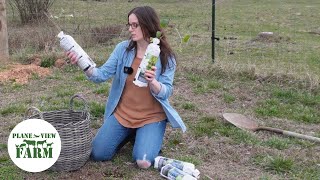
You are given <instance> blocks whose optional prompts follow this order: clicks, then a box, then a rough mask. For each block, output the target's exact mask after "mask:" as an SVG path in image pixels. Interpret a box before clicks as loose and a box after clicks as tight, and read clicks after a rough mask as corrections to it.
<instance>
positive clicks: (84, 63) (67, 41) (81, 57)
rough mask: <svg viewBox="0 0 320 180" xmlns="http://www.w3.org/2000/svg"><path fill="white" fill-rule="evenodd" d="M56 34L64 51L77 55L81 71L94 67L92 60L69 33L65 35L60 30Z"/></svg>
mask: <svg viewBox="0 0 320 180" xmlns="http://www.w3.org/2000/svg"><path fill="white" fill-rule="evenodd" d="M57 36H58V38H59V39H60V46H61V47H62V48H63V49H64V50H65V51H72V52H74V53H75V54H76V55H77V59H78V62H77V64H78V66H79V67H80V68H81V69H82V70H83V71H87V70H88V69H89V68H90V67H96V64H95V63H94V62H93V60H92V59H91V58H90V57H89V56H88V54H87V53H86V52H85V51H84V50H83V49H82V48H81V47H80V45H79V44H78V43H77V42H76V41H75V40H74V39H73V38H72V37H71V36H70V35H66V34H64V33H63V31H60V33H59V34H58V35H57Z"/></svg>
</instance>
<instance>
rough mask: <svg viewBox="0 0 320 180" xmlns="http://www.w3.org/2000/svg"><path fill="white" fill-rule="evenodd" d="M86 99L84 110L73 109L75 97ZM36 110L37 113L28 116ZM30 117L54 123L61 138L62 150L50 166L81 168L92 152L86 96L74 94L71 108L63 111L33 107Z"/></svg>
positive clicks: (69, 168)
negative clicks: (44, 110)
mask: <svg viewBox="0 0 320 180" xmlns="http://www.w3.org/2000/svg"><path fill="white" fill-rule="evenodd" d="M74 98H79V99H81V100H83V101H84V104H85V109H84V110H83V111H76V110H73V99H74ZM32 111H33V114H34V111H36V112H37V114H34V115H32V116H28V114H30V112H32ZM26 117H28V118H29V119H39V118H41V119H43V120H45V121H47V122H49V123H50V124H52V125H53V126H54V127H55V128H56V130H57V131H58V133H59V136H60V139H61V152H60V156H59V158H58V160H57V161H56V163H55V164H54V165H53V166H52V167H51V168H50V169H51V170H53V171H73V170H77V169H79V168H81V167H82V166H83V165H84V164H85V163H86V162H87V161H88V159H89V156H90V153H91V143H92V133H91V130H90V113H89V111H88V105H87V103H86V101H85V99H84V98H82V97H81V96H79V95H74V96H73V97H72V98H71V100H70V109H69V110H61V111H48V112H41V111H40V110H39V109H37V108H35V107H31V108H29V109H28V110H27V112H26Z"/></svg>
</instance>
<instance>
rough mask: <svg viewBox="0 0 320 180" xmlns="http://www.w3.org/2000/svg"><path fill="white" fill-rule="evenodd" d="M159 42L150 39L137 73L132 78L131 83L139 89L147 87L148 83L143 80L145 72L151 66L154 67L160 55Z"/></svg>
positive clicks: (155, 39)
mask: <svg viewBox="0 0 320 180" xmlns="http://www.w3.org/2000/svg"><path fill="white" fill-rule="evenodd" d="M159 43H160V40H159V39H158V38H152V42H151V43H150V44H149V45H148V47H147V50H146V52H145V54H144V56H143V58H142V60H141V63H140V65H139V68H138V70H137V73H136V75H135V77H134V81H133V83H134V84H135V85H136V86H139V87H147V86H148V82H147V80H146V79H145V78H144V73H145V71H146V70H151V67H152V66H155V64H156V62H157V60H158V57H159V55H160V47H159V45H158V44H159Z"/></svg>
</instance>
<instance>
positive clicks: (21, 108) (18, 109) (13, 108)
mask: <svg viewBox="0 0 320 180" xmlns="http://www.w3.org/2000/svg"><path fill="white" fill-rule="evenodd" d="M25 111H26V107H25V105H23V104H12V105H8V106H6V107H3V108H1V109H0V114H1V115H2V116H7V115H9V114H23V113H24V112H25Z"/></svg>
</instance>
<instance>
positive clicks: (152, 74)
mask: <svg viewBox="0 0 320 180" xmlns="http://www.w3.org/2000/svg"><path fill="white" fill-rule="evenodd" d="M156 70H157V67H155V66H152V67H151V70H146V72H145V73H144V77H145V78H146V80H147V81H148V83H151V82H152V81H153V80H155V77H156Z"/></svg>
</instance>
